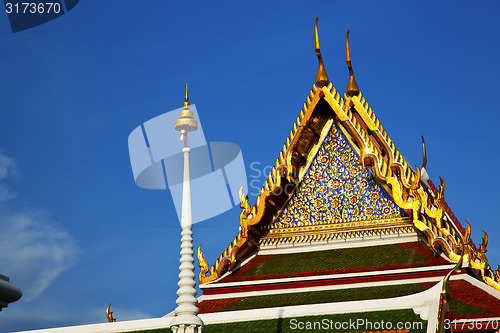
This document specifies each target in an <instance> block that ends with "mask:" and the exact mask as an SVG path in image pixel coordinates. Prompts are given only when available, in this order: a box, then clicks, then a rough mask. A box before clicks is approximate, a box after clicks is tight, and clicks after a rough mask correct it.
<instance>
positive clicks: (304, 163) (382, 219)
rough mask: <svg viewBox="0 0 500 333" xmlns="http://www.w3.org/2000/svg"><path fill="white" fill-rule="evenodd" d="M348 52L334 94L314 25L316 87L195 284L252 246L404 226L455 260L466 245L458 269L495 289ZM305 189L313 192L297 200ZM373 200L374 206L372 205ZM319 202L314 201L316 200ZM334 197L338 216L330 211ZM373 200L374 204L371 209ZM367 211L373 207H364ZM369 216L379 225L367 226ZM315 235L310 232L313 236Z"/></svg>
mask: <svg viewBox="0 0 500 333" xmlns="http://www.w3.org/2000/svg"><path fill="white" fill-rule="evenodd" d="M346 48H347V50H346V63H347V66H348V69H349V83H348V86H347V93H346V94H344V96H342V97H341V96H340V95H339V93H338V92H337V90H336V89H335V87H334V86H333V84H332V82H330V81H329V80H328V76H326V72H325V69H324V66H323V61H322V58H321V53H320V50H319V42H318V35H317V19H316V22H315V51H316V54H317V56H318V62H319V65H318V74H317V76H316V83H315V84H313V87H312V89H311V91H310V92H309V95H308V96H307V98H306V102H305V103H304V105H303V107H302V109H301V110H300V112H299V115H298V117H297V119H296V121H295V123H294V124H293V127H292V130H291V131H290V134H289V136H288V137H287V139H286V142H285V144H284V145H283V148H282V150H281V152H280V153H279V155H278V158H277V160H276V162H275V164H274V167H273V168H272V170H271V172H270V174H269V177H268V178H267V180H266V182H265V184H264V186H263V188H262V189H261V192H260V194H259V195H258V197H257V199H256V203H255V204H254V205H253V206H251V205H250V204H249V203H248V198H246V197H245V196H244V195H243V194H242V192H241V190H240V203H241V204H240V207H241V208H242V212H241V215H240V226H241V230H240V232H239V233H238V235H237V236H236V237H235V238H234V240H233V241H232V242H231V244H229V246H228V247H227V248H226V249H225V250H224V252H223V253H222V255H221V256H220V257H219V258H218V259H217V260H216V261H215V263H214V264H213V265H212V266H211V267H210V268H209V266H208V265H207V263H206V262H205V259H204V258H203V253H202V252H201V251H200V248H198V259H199V262H200V267H201V271H200V275H199V280H200V282H201V283H208V282H211V281H214V280H216V279H219V278H220V277H222V276H223V275H224V274H225V273H226V272H230V271H232V270H233V269H234V267H235V265H236V264H237V263H238V262H240V261H241V260H242V259H244V258H246V257H247V256H248V255H249V254H250V253H251V252H253V251H254V250H255V249H256V248H257V247H258V246H259V245H265V244H275V243H279V242H280V241H283V239H285V240H287V241H291V242H301V241H308V242H310V241H321V240H326V239H328V237H330V238H332V237H338V235H345V234H346V233H349V232H351V234H352V235H355V233H356V232H358V233H359V232H365V233H379V234H380V233H384V232H397V230H398V229H401V228H403V229H404V228H410V229H417V230H420V231H421V232H423V233H424V234H425V235H426V237H427V239H428V243H429V246H430V247H431V249H432V250H433V251H434V252H435V253H439V252H443V253H444V254H445V255H446V256H447V257H448V258H449V259H450V260H452V261H455V262H458V261H459V260H460V257H461V256H462V251H461V241H463V244H464V253H463V254H464V255H463V263H464V264H467V263H468V264H469V265H470V266H471V267H472V268H473V269H474V270H475V271H476V273H477V274H478V275H479V276H480V277H481V279H482V280H483V281H484V282H485V283H487V284H488V285H490V286H492V287H494V288H495V289H497V290H500V270H497V271H496V272H494V271H493V270H492V268H491V267H490V265H489V264H488V260H487V258H486V256H485V253H486V246H487V243H488V236H487V234H486V232H484V231H483V232H484V238H483V241H482V243H481V245H480V247H479V249H477V248H476V246H475V245H474V244H473V243H472V241H471V239H470V234H471V228H470V225H469V223H468V222H467V221H466V223H467V229H464V228H462V226H461V225H460V223H459V222H458V220H457V219H456V217H455V216H454V215H453V213H452V212H451V210H450V209H449V207H448V205H447V204H446V202H445V201H444V188H445V184H444V181H443V180H442V179H441V185H440V186H439V188H438V189H436V188H435V186H434V185H433V183H432V182H431V181H430V180H428V176H427V172H426V171H425V164H426V162H427V161H426V155H425V144H424V143H423V145H424V163H423V165H422V170H421V169H420V168H418V167H417V166H415V168H416V171H415V170H413V169H412V168H411V167H410V165H409V164H408V163H407V161H406V160H405V159H404V158H403V156H402V155H401V154H400V152H399V151H398V150H397V149H396V146H395V144H394V143H393V142H392V140H391V139H390V138H389V136H388V135H387V132H386V131H385V130H384V128H383V127H382V125H381V124H380V122H379V120H378V119H377V117H376V115H375V113H374V112H373V110H372V109H371V107H370V106H369V105H368V103H367V101H366V100H365V97H364V96H363V95H362V93H361V92H359V90H358V88H357V84H356V81H355V79H354V74H353V71H352V66H351V61H350V54H349V50H348V40H347V35H346ZM318 78H319V79H318ZM351 95H352V96H351ZM422 140H423V138H422ZM341 156H342V157H341ZM344 156H348V157H344ZM343 159H348V161H347V160H346V161H344V160H343ZM345 163H350V166H349V168H350V169H349V170H356V171H355V172H354V173H356V174H355V175H353V174H349V172H347V174H346V173H345V172H344V171H342V170H344V169H343V168H345V170H347V169H348V168H347V167H346V164H345ZM317 174H318V177H317V178H316V175H317ZM339 177H340V178H339ZM345 177H347V178H345ZM344 178H345V179H344ZM336 179H337V180H338V182H337V181H336ZM374 180H375V181H374ZM348 184H350V185H348ZM340 186H344V191H343V192H344V194H341V192H342V191H339V190H338V189H339V188H340ZM312 187H314V191H315V194H314V196H310V198H309V199H308V200H302V199H301V198H303V197H304V195H305V194H307V193H308V191H310V190H311V191H312ZM349 187H352V188H349ZM386 193H387V194H388V195H386ZM355 196H356V199H353V198H354V197H355ZM370 196H372V197H370ZM375 196H378V198H377V199H378V200H379V201H377V200H374V199H375ZM382 198H384V200H383V203H382V202H381V201H380V200H381V199H382ZM317 199H319V200H320V201H319V202H316V201H315V200H317ZM321 200H322V201H321ZM336 200H337V201H338V203H339V205H338V207H340V206H341V204H342V206H343V208H344V209H343V210H342V209H337V210H335V207H336ZM353 200H356V201H357V202H359V201H360V200H361V202H362V204H360V205H357V204H355V203H354V202H353ZM299 202H300V203H299ZM377 202H380V204H379V205H378V206H377ZM300 205H307V209H301V207H299V206H300ZM366 205H368V206H366ZM370 205H372V206H373V211H371V210H369V208H371V206H370ZM318 207H321V209H317V208H318ZM330 207H331V208H330ZM387 209H388V210H387ZM343 212H346V214H347V215H345V214H344V213H343ZM354 212H356V213H357V214H354ZM306 213H308V214H309V215H307V216H306ZM314 214H316V215H314ZM355 216H357V217H356V218H355ZM373 217H376V218H377V221H378V222H377V223H371V222H370V219H371V218H373ZM311 221H314V222H311ZM339 222H342V223H344V224H342V223H339ZM349 223H351V224H349ZM370 223H371V224H370ZM290 224H293V228H291V225H290ZM311 224H315V226H314V227H312V226H311ZM367 226H368V227H367ZM287 228H288V229H287ZM363 228H364V229H363ZM313 229H314V230H315V231H316V233H315V234H314V233H310V231H311V230H313ZM287 230H288V232H289V235H287Z"/></svg>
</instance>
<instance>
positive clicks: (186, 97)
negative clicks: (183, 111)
mask: <svg viewBox="0 0 500 333" xmlns="http://www.w3.org/2000/svg"><path fill="white" fill-rule="evenodd" d="M184 99H185V100H186V101H185V102H184V107H188V106H189V102H188V100H189V95H188V84H187V83H186V96H185V97H184Z"/></svg>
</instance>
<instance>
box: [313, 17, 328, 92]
mask: <svg viewBox="0 0 500 333" xmlns="http://www.w3.org/2000/svg"><path fill="white" fill-rule="evenodd" d="M318 18H319V17H318V16H317V17H316V21H315V22H314V51H316V55H317V56H318V73H317V74H316V79H315V80H314V82H315V83H316V85H317V86H318V87H319V88H321V87H324V86H326V85H327V84H328V82H329V79H328V75H326V71H325V65H324V64H323V58H322V57H321V51H320V49H319V37H318Z"/></svg>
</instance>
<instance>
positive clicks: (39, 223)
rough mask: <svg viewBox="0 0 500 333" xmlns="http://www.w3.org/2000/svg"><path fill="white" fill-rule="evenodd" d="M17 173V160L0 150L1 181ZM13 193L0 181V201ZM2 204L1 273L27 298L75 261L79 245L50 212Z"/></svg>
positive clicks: (35, 295)
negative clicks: (10, 207) (13, 207)
mask: <svg viewBox="0 0 500 333" xmlns="http://www.w3.org/2000/svg"><path fill="white" fill-rule="evenodd" d="M18 173H19V169H18V168H17V165H16V161H15V160H13V159H12V158H10V157H8V156H6V155H4V154H3V153H2V152H1V151H0V181H4V180H5V179H7V178H9V177H11V176H16V175H17V174H18ZM12 197H13V192H12V191H10V189H9V188H8V187H6V186H4V185H3V184H0V202H1V201H3V200H2V199H5V198H12ZM5 206H6V204H5V203H2V205H1V206H0V230H1V232H0V268H1V270H2V271H1V272H0V274H4V275H7V276H9V277H10V278H11V281H12V282H13V283H14V284H16V285H18V286H19V287H21V289H22V290H23V298H22V301H23V302H30V301H32V300H33V299H35V298H36V297H37V296H38V295H40V294H41V293H42V292H43V291H44V290H45V289H47V287H49V286H50V284H51V283H52V282H53V281H54V279H55V278H56V277H57V276H58V275H59V274H61V273H62V272H63V271H65V270H67V269H68V268H70V267H71V266H72V265H73V264H74V263H75V262H76V260H77V257H78V247H77V245H76V241H75V239H74V238H73V236H72V235H71V234H69V233H68V232H67V231H65V230H64V229H63V228H62V226H60V225H58V223H57V221H55V219H54V218H52V217H51V216H50V214H49V213H47V212H44V211H42V210H35V209H23V210H22V211H12V209H7V208H6V207H5Z"/></svg>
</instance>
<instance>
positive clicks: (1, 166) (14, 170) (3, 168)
mask: <svg viewBox="0 0 500 333" xmlns="http://www.w3.org/2000/svg"><path fill="white" fill-rule="evenodd" d="M17 175H19V169H18V167H17V163H16V161H15V160H14V159H12V158H10V157H9V156H7V155H5V154H4V153H3V152H2V151H1V150H0V181H3V180H4V179H6V178H11V177H13V176H17ZM15 197H17V194H16V193H15V192H13V191H12V190H10V189H9V188H8V187H7V186H5V185H3V184H0V202H2V201H7V200H10V199H14V198H15Z"/></svg>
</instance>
